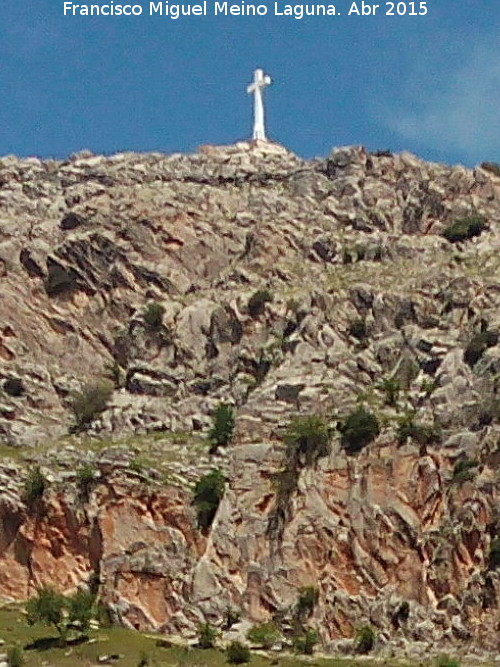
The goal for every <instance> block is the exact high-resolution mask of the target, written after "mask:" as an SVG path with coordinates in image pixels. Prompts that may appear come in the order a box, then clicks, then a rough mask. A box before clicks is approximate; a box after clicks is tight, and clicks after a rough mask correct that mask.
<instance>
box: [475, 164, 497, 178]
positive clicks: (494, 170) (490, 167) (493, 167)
mask: <svg viewBox="0 0 500 667" xmlns="http://www.w3.org/2000/svg"><path fill="white" fill-rule="evenodd" d="M479 166H480V167H481V169H484V170H485V171H489V172H490V173H492V174H494V175H495V176H500V164H498V163H497V162H481V164H480V165H479Z"/></svg>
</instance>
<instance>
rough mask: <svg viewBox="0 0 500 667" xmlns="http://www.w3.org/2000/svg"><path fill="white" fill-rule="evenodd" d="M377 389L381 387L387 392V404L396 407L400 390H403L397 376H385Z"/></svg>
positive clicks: (381, 389)
mask: <svg viewBox="0 0 500 667" xmlns="http://www.w3.org/2000/svg"><path fill="white" fill-rule="evenodd" d="M377 389H380V391H382V392H383V393H384V394H385V401H384V402H385V404H386V405H389V406H390V407H392V408H395V407H396V406H397V404H398V398H399V392H400V391H401V384H400V382H399V380H396V378H384V379H383V380H381V381H380V382H379V383H378V385H377Z"/></svg>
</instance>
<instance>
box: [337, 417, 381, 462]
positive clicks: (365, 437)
mask: <svg viewBox="0 0 500 667" xmlns="http://www.w3.org/2000/svg"><path fill="white" fill-rule="evenodd" d="M340 432H341V433H342V445H343V447H344V448H345V450H346V451H347V452H348V453H350V454H353V453H355V452H359V451H360V450H361V449H363V447H365V446H366V445H368V444H369V443H370V442H371V441H372V440H375V438H376V437H377V436H378V434H379V433H380V426H379V423H378V419H377V417H376V416H375V415H374V414H372V413H371V412H369V411H368V410H365V408H362V407H360V408H358V409H357V410H355V411H354V412H351V414H350V415H348V416H347V417H346V419H345V420H344V422H343V423H342V424H341V426H340Z"/></svg>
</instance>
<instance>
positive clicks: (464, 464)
mask: <svg viewBox="0 0 500 667" xmlns="http://www.w3.org/2000/svg"><path fill="white" fill-rule="evenodd" d="M478 465H479V463H478V461H474V460H473V459H469V458H468V457H467V456H464V457H462V458H460V459H459V460H458V461H457V462H456V463H455V465H454V467H453V477H452V482H454V483H455V484H461V483H462V482H468V481H472V480H473V479H474V477H475V474H476V468H477V466H478Z"/></svg>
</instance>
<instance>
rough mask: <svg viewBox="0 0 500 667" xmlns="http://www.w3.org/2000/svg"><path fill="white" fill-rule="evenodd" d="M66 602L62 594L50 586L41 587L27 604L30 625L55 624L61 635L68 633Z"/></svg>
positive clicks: (27, 619)
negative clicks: (65, 615) (65, 616)
mask: <svg viewBox="0 0 500 667" xmlns="http://www.w3.org/2000/svg"><path fill="white" fill-rule="evenodd" d="M65 606H66V602H65V599H64V597H63V596H62V595H60V594H59V593H56V591H55V590H54V589H52V588H50V587H44V588H41V589H40V590H39V591H38V595H36V596H35V597H33V598H30V599H29V600H28V602H27V604H26V621H27V623H28V625H35V624H36V623H41V624H42V625H48V626H51V625H53V626H54V627H55V628H56V630H57V632H58V633H59V635H60V636H61V637H64V636H65V635H66V623H65V619H64V611H65Z"/></svg>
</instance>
